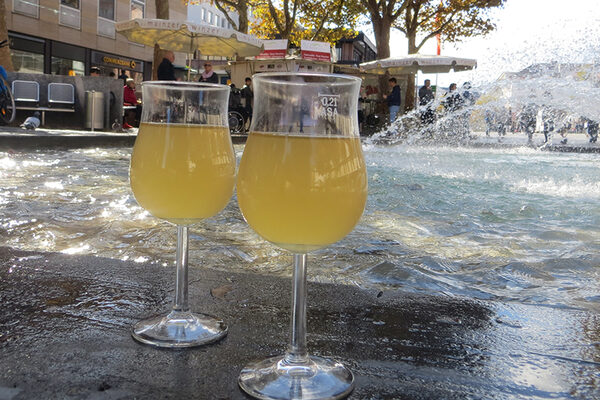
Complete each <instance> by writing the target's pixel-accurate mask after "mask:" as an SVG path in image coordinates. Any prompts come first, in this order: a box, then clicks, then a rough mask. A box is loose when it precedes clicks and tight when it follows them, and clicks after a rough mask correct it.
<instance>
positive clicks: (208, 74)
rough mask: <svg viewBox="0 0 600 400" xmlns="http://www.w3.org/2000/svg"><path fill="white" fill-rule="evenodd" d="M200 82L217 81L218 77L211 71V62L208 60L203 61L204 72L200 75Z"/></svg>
mask: <svg viewBox="0 0 600 400" xmlns="http://www.w3.org/2000/svg"><path fill="white" fill-rule="evenodd" d="M200 82H206V83H219V77H218V76H217V74H215V71H213V69H212V64H211V63H210V62H208V61H207V62H205V63H204V72H203V73H202V75H200Z"/></svg>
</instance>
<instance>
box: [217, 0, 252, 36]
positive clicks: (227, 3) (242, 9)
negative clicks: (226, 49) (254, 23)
mask: <svg viewBox="0 0 600 400" xmlns="http://www.w3.org/2000/svg"><path fill="white" fill-rule="evenodd" d="M212 1H213V3H214V5H215V7H217V9H219V10H220V11H221V12H222V13H223V14H224V15H225V18H226V19H227V22H229V23H230V24H231V26H232V27H233V29H235V30H236V31H238V32H242V33H248V26H249V25H248V10H249V8H250V1H249V0H212ZM232 12H235V13H236V14H237V15H238V23H236V22H235V21H234V20H233V18H232V17H231V15H230V14H231V13H232Z"/></svg>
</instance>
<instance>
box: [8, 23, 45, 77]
mask: <svg viewBox="0 0 600 400" xmlns="http://www.w3.org/2000/svg"><path fill="white" fill-rule="evenodd" d="M8 38H9V40H10V56H11V59H12V62H13V66H14V68H15V71H16V72H29V73H34V74H43V73H44V47H45V41H44V40H43V39H38V38H33V37H29V36H25V35H19V34H16V33H11V34H10V35H9V36H8Z"/></svg>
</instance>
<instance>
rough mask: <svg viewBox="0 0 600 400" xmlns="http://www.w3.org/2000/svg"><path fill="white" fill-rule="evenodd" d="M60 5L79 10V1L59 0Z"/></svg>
mask: <svg viewBox="0 0 600 400" xmlns="http://www.w3.org/2000/svg"><path fill="white" fill-rule="evenodd" d="M60 4H61V5H63V6H67V7H71V8H74V9H76V10H79V0H60Z"/></svg>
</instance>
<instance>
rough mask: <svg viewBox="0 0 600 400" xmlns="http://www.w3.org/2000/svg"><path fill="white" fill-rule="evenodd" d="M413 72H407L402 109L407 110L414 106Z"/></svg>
mask: <svg viewBox="0 0 600 400" xmlns="http://www.w3.org/2000/svg"><path fill="white" fill-rule="evenodd" d="M415 104H416V99H415V74H408V81H407V82H406V97H405V100H404V111H405V112H408V111H410V110H412V109H414V108H415Z"/></svg>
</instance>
